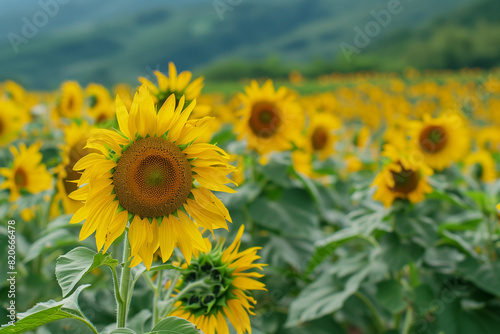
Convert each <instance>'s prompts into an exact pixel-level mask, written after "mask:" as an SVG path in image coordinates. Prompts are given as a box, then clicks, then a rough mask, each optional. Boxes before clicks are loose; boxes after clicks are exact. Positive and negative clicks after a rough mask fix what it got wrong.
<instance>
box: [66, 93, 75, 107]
mask: <svg viewBox="0 0 500 334" xmlns="http://www.w3.org/2000/svg"><path fill="white" fill-rule="evenodd" d="M67 107H68V109H69V110H72V109H73V108H74V107H75V98H74V97H73V95H71V96H70V97H69V98H68V104H67Z"/></svg>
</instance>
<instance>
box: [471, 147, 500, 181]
mask: <svg viewBox="0 0 500 334" xmlns="http://www.w3.org/2000/svg"><path fill="white" fill-rule="evenodd" d="M464 164H465V170H466V172H468V173H469V174H470V175H471V176H473V177H474V178H476V179H477V180H480V181H482V182H492V181H495V180H496V179H497V177H498V173H497V170H496V162H495V159H493V156H492V155H491V153H490V152H488V151H478V152H474V153H470V154H469V155H467V157H465V159H464Z"/></svg>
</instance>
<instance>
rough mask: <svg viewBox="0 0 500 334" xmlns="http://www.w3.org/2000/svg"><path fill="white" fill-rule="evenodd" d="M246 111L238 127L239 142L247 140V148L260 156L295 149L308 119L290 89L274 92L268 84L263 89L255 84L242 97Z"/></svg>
mask: <svg viewBox="0 0 500 334" xmlns="http://www.w3.org/2000/svg"><path fill="white" fill-rule="evenodd" d="M238 96H239V98H240V100H241V101H242V103H243V109H242V110H241V111H240V112H239V115H240V116H241V119H240V120H239V121H237V123H236V125H235V132H236V134H237V135H238V139H240V140H241V139H244V138H246V140H247V146H248V147H249V148H250V149H254V150H256V151H257V152H258V153H259V154H266V153H269V152H271V151H273V150H275V151H285V150H289V149H291V148H292V147H293V145H292V142H293V141H294V140H297V138H300V135H301V131H302V127H303V122H304V116H303V113H302V110H301V108H300V105H299V104H298V103H297V102H296V96H295V95H294V94H292V93H291V92H290V91H289V90H288V89H287V88H286V87H281V88H279V89H278V90H275V89H274V85H273V82H272V81H271V80H268V81H267V82H266V83H265V84H264V85H263V86H262V87H259V85H258V83H257V81H255V80H253V81H252V82H251V83H250V86H247V87H245V94H243V93H240V94H239V95H238Z"/></svg>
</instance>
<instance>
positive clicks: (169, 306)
mask: <svg viewBox="0 0 500 334" xmlns="http://www.w3.org/2000/svg"><path fill="white" fill-rule="evenodd" d="M180 276H181V273H180V272H179V271H177V270H176V271H175V273H174V278H172V281H171V282H170V286H169V287H168V289H167V293H166V295H165V301H168V302H169V303H168V304H167V307H166V308H165V313H163V315H162V318H165V317H166V316H167V315H169V314H170V310H171V309H172V306H173V305H174V303H173V302H172V300H170V299H171V298H172V292H173V291H174V289H175V286H176V285H177V281H178V280H179V277H180Z"/></svg>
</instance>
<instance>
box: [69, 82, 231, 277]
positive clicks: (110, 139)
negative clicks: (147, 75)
mask: <svg viewBox="0 0 500 334" xmlns="http://www.w3.org/2000/svg"><path fill="white" fill-rule="evenodd" d="M184 101H185V98H184V97H181V99H180V101H179V103H176V97H175V95H174V94H172V95H171V96H170V97H169V98H168V99H167V100H166V101H165V103H164V104H163V105H161V106H159V109H158V110H157V108H156V107H155V104H154V102H153V98H152V96H151V94H150V92H149V90H148V89H147V88H146V87H145V86H142V87H141V88H140V89H139V91H138V92H137V93H136V95H135V96H134V99H133V102H132V105H131V107H130V110H128V109H127V107H126V106H125V104H124V103H123V101H122V100H121V98H120V97H119V96H117V99H116V103H115V104H116V117H117V119H118V125H119V131H112V130H106V129H98V130H95V131H93V132H91V136H90V138H89V139H88V140H87V147H88V148H92V149H95V150H96V151H97V153H90V154H87V155H86V156H84V157H83V158H82V159H80V160H79V161H78V162H77V163H76V164H75V166H74V169H75V170H76V171H81V170H83V173H82V176H81V178H80V179H79V181H78V186H79V188H78V190H76V191H75V192H73V193H72V194H71V195H70V198H72V199H74V200H76V201H81V202H84V203H85V204H84V206H83V207H82V208H80V209H79V210H78V211H77V212H76V214H75V215H74V216H73V219H72V222H73V223H77V222H81V221H82V220H85V223H84V225H83V227H82V230H81V231H80V238H81V239H85V238H87V237H88V236H90V235H91V234H92V233H94V232H96V242H97V248H98V249H99V250H100V249H101V248H103V247H104V250H106V249H107V248H108V247H109V246H110V245H111V243H112V242H113V241H114V240H115V239H116V238H118V237H119V236H120V235H121V233H122V232H123V231H124V230H125V228H126V227H127V224H128V223H129V222H130V228H129V234H128V236H129V241H130V245H131V254H132V256H133V257H134V259H133V262H132V265H135V264H138V263H140V262H142V261H144V263H145V265H146V266H147V267H148V268H149V267H150V266H151V263H152V261H153V254H154V253H155V252H156V251H157V249H158V248H160V249H161V254H162V259H163V261H164V262H165V261H167V260H168V259H169V258H170V256H171V254H172V252H173V249H174V247H175V246H179V248H180V249H181V251H182V253H183V254H184V257H185V259H186V261H188V262H189V261H190V259H191V256H192V253H193V251H196V250H205V248H206V245H205V243H204V241H203V238H202V236H201V233H200V231H199V229H200V228H206V229H208V230H210V231H213V229H216V228H226V229H227V224H226V221H231V218H230V216H229V213H228V211H227V209H226V208H225V206H224V204H222V202H221V201H220V200H219V199H218V198H217V197H216V196H215V195H214V194H213V193H212V191H223V192H234V190H233V189H232V188H229V187H228V186H226V185H225V184H226V183H234V182H232V181H231V180H230V179H229V178H228V177H227V176H226V175H227V174H229V173H231V172H232V170H233V169H234V167H233V166H231V165H230V164H229V155H228V154H226V153H225V152H224V151H223V150H222V149H220V148H218V147H216V146H214V145H210V144H207V143H203V142H200V141H198V140H197V138H199V137H200V135H202V134H203V132H204V131H205V130H206V129H207V128H208V122H209V121H210V119H211V118H210V117H204V118H202V119H191V120H190V119H189V117H190V115H191V112H192V110H193V108H194V106H195V104H196V101H192V102H191V103H190V104H189V105H188V106H185V104H184ZM102 222H106V223H104V224H103V223H102Z"/></svg>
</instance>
